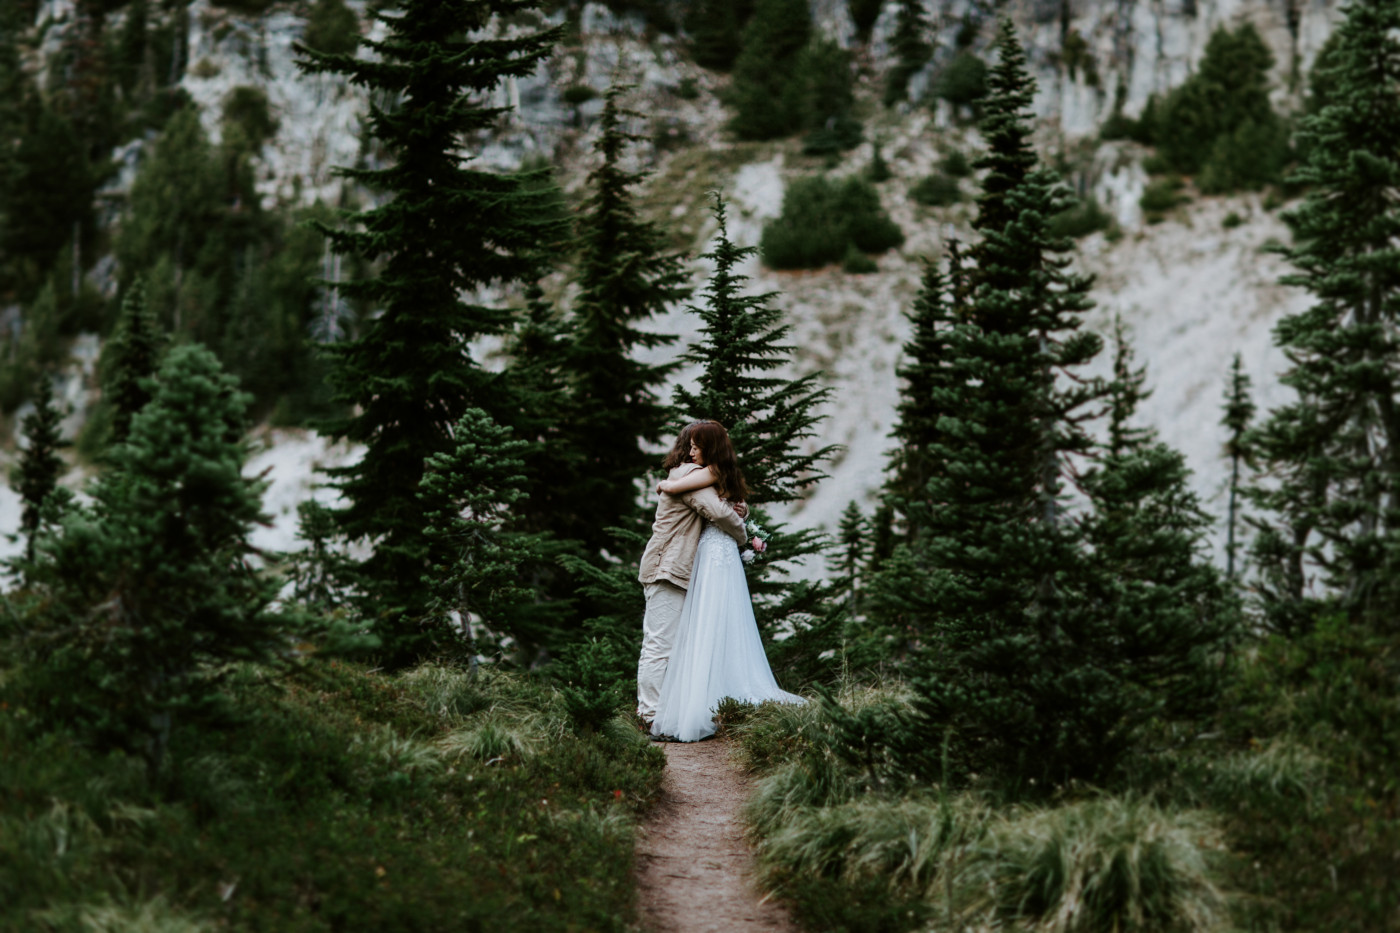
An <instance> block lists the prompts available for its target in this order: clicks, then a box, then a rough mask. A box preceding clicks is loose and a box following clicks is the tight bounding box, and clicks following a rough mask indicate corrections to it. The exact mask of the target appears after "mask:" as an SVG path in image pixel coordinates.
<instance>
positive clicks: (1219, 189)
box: [1199, 120, 1290, 194]
mask: <svg viewBox="0 0 1400 933" xmlns="http://www.w3.org/2000/svg"><path fill="white" fill-rule="evenodd" d="M1289 152H1290V150H1289V146H1288V131H1287V130H1286V129H1285V128H1284V126H1283V124H1282V123H1281V122H1280V121H1278V120H1269V121H1266V122H1263V123H1256V122H1255V121H1253V120H1246V121H1245V122H1244V123H1242V124H1240V125H1239V126H1237V127H1235V128H1234V129H1233V130H1230V131H1226V132H1223V133H1221V134H1220V135H1219V136H1217V137H1216V139H1215V144H1214V145H1213V146H1212V147H1211V150H1210V156H1209V158H1207V159H1206V162H1205V165H1204V166H1203V167H1202V169H1201V176H1200V179H1199V185H1200V188H1201V191H1203V192H1205V193H1206V194H1222V193H1224V192H1228V191H1238V190H1240V189H1247V190H1250V191H1258V190H1259V189H1260V188H1263V187H1264V186H1265V185H1266V184H1268V183H1269V182H1271V181H1274V180H1276V179H1277V178H1278V177H1279V176H1280V175H1281V174H1282V172H1283V166H1284V163H1286V162H1287V161H1288V158H1289Z"/></svg>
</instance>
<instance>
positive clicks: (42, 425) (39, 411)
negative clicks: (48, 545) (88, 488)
mask: <svg viewBox="0 0 1400 933" xmlns="http://www.w3.org/2000/svg"><path fill="white" fill-rule="evenodd" d="M62 420H63V415H62V414H61V413H60V412H59V410H58V409H57V408H56V407H54V402H53V381H52V378H51V377H50V376H49V374H48V373H42V374H40V376H39V379H38V381H37V383H36V385H35V387H34V410H33V411H32V412H30V413H29V414H28V415H25V417H24V420H23V421H21V422H20V435H21V436H22V437H23V438H24V450H23V451H22V452H21V453H20V456H19V463H18V464H17V465H16V467H15V471H14V477H13V482H14V489H15V492H17V493H19V497H20V501H21V502H22V503H23V504H22V507H21V509H20V518H19V530H20V534H22V535H23V536H24V556H25V560H26V561H27V562H28V563H31V564H32V563H33V562H34V556H35V553H34V549H35V544H36V542H37V540H38V538H39V533H40V531H41V530H42V528H43V526H44V525H45V524H46V521H45V519H46V518H47V517H50V516H51V515H52V511H53V508H52V507H53V505H54V499H55V493H57V492H58V490H59V486H58V480H59V477H61V476H62V475H63V458H62V457H60V456H59V454H58V452H59V450H60V449H61V448H63V447H64V446H65V445H64V442H63V440H62V437H61V436H60V434H59V422H60V421H62Z"/></svg>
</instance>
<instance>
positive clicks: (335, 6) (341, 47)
mask: <svg viewBox="0 0 1400 933" xmlns="http://www.w3.org/2000/svg"><path fill="white" fill-rule="evenodd" d="M302 41H303V42H305V43H306V45H307V46H308V47H310V48H313V49H315V50H316V51H318V52H325V53H327V54H328V55H353V54H354V53H355V50H356V49H357V48H359V46H360V19H359V17H358V16H356V15H355V11H354V10H352V9H350V8H349V7H348V6H346V5H345V0H316V2H315V3H313V4H312V5H311V10H310V12H309V13H307V16H306V33H305V35H304V36H303V37H302Z"/></svg>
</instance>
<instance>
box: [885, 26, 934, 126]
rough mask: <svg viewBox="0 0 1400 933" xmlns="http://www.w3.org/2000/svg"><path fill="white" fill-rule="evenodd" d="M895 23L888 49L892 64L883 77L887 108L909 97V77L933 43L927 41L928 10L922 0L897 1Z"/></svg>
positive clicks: (925, 61) (924, 61)
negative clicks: (888, 71)
mask: <svg viewBox="0 0 1400 933" xmlns="http://www.w3.org/2000/svg"><path fill="white" fill-rule="evenodd" d="M894 22H895V26H894V35H892V36H891V37H890V50H891V51H893V52H894V55H895V64H894V67H893V68H891V69H890V74H889V77H888V78H887V79H886V84H885V106H886V107H890V106H893V105H894V104H897V103H899V102H900V101H902V100H905V99H906V98H908V96H909V79H910V78H912V77H913V76H914V74H915V73H916V72H918V71H919V69H921V68H923V67H924V65H926V64H928V60H929V59H930V58H931V57H932V56H933V46H932V45H931V44H930V43H929V40H928V37H929V32H930V28H929V21H928V13H927V11H925V10H924V2H923V0H900V2H899V12H898V13H896V14H895V21H894Z"/></svg>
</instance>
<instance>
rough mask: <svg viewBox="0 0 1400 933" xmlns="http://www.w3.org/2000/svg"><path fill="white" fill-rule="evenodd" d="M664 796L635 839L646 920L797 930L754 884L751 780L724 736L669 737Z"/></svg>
mask: <svg viewBox="0 0 1400 933" xmlns="http://www.w3.org/2000/svg"><path fill="white" fill-rule="evenodd" d="M663 748H664V749H665V751H666V775H665V778H664V779H663V781H662V785H661V801H660V802H659V803H658V804H657V806H656V810H655V812H654V813H653V814H652V817H651V819H650V820H649V821H648V822H647V824H646V825H645V826H644V827H642V832H641V834H640V836H639V839H638V842H637V887H638V892H637V901H638V907H639V909H640V913H641V919H642V926H643V928H644V929H647V930H654V931H656V933H729V931H745V933H747V931H773V933H797V926H796V924H794V923H793V922H792V920H791V919H790V918H789V917H788V915H787V912H786V911H785V910H783V909H782V907H781V906H779V905H778V904H777V903H775V902H774V901H772V900H768V901H766V902H765V901H763V896H764V892H761V891H760V890H759V889H758V887H757V886H756V884H755V877H756V871H755V866H754V859H753V853H751V852H750V851H749V847H748V846H747V845H746V844H745V843H744V835H743V829H742V824H741V823H740V820H739V809H740V807H742V806H743V804H744V800H745V799H746V798H747V797H748V781H747V779H745V778H744V776H743V775H742V774H740V773H739V769H738V768H736V767H735V766H734V765H733V764H731V763H730V762H729V755H728V752H729V749H728V747H727V746H726V745H725V744H724V743H723V742H721V741H718V740H711V741H708V742H693V743H686V744H668V745H665V746H663Z"/></svg>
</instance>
